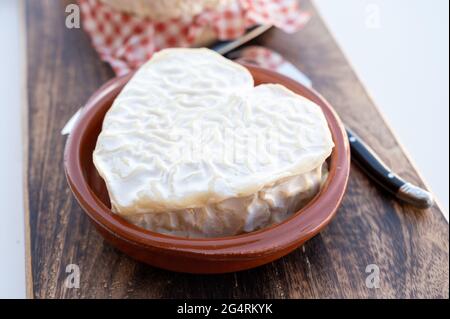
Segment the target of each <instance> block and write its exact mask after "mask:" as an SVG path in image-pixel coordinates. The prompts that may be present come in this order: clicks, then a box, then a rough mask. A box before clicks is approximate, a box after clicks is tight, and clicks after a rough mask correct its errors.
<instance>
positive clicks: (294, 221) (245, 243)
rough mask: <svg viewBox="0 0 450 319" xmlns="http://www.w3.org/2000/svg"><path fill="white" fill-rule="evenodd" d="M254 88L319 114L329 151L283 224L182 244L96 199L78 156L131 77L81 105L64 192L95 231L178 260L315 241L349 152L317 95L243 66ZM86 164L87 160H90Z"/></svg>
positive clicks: (336, 198) (342, 180) (244, 254)
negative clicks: (266, 87) (316, 187)
mask: <svg viewBox="0 0 450 319" xmlns="http://www.w3.org/2000/svg"><path fill="white" fill-rule="evenodd" d="M245 67H247V68H248V69H249V71H250V72H251V73H252V75H253V78H254V79H255V82H256V83H279V84H282V85H284V86H286V87H287V88H289V89H290V90H292V91H294V92H296V93H298V94H300V95H303V96H304V97H306V98H308V99H310V100H312V101H313V102H315V103H316V104H318V105H319V106H320V107H321V108H322V111H323V112H324V114H325V117H326V119H327V121H328V125H329V128H330V131H331V133H332V136H333V141H334V144H335V147H334V149H333V152H332V154H331V156H330V158H329V163H330V165H329V176H328V179H327V181H326V182H325V185H324V186H323V188H322V190H321V191H320V192H319V194H317V195H316V196H315V197H314V198H313V199H312V200H311V201H310V202H309V203H308V204H307V205H306V206H305V207H303V208H302V209H301V210H300V211H298V212H297V213H295V214H293V215H292V216H290V217H289V218H287V219H286V220H284V221H283V222H281V223H279V224H275V225H272V226H269V227H266V228H263V229H260V230H257V231H254V232H250V233H245V234H241V235H236V236H229V237H218V238H195V239H194V238H183V237H175V236H170V235H164V234H159V233H156V232H152V231H149V230H145V229H143V228H140V227H138V226H135V225H133V224H131V223H128V222H127V221H125V220H124V219H122V218H121V217H119V216H118V215H115V214H114V213H112V211H111V210H110V209H109V208H108V207H107V206H106V205H105V204H104V203H103V202H102V201H101V200H100V199H99V198H98V197H97V195H96V194H95V193H94V191H93V190H92V189H91V187H90V186H89V184H88V182H87V178H86V176H85V175H84V173H83V167H84V165H85V163H84V162H83V161H82V156H81V152H82V149H83V147H85V145H86V143H85V141H87V140H88V139H92V138H95V140H96V139H97V136H91V135H92V131H93V128H92V126H93V124H92V121H93V120H94V119H95V118H97V119H98V117H99V116H100V117H101V121H103V117H104V115H105V113H106V111H107V110H108V109H109V108H110V106H111V104H112V102H113V101H114V99H115V97H116V96H117V95H118V94H119V93H120V91H121V90H122V88H123V87H124V86H125V84H126V83H127V82H128V81H129V80H130V78H131V77H132V75H133V74H128V75H126V76H122V77H118V78H114V79H112V80H110V81H109V82H107V83H106V84H105V85H103V86H102V87H100V88H99V89H98V90H97V91H96V92H95V93H94V94H93V95H92V97H91V98H90V99H89V101H88V102H87V103H86V105H85V107H84V108H83V111H82V113H81V115H80V117H79V120H78V121H77V123H76V124H75V126H74V128H73V130H72V132H71V134H70V136H69V137H68V140H67V143H66V148H65V154H64V165H65V171H66V177H67V179H68V182H69V186H70V188H71V190H72V192H73V194H74V195H75V197H76V199H77V200H78V202H79V203H80V205H81V206H82V208H83V209H84V211H85V212H86V213H87V214H88V215H89V217H90V218H91V219H92V220H93V221H94V222H95V223H96V224H97V225H98V226H100V227H102V228H104V229H105V230H107V231H108V232H110V233H111V234H113V235H114V236H115V237H116V238H118V239H121V240H124V241H127V242H130V243H133V244H134V245H138V246H140V247H144V248H148V249H153V250H154V249H159V250H168V251H172V252H177V253H180V254H188V255H198V256H199V257H200V256H204V257H205V256H207V257H208V258H211V259H221V258H225V257H231V256H234V257H239V258H244V259H246V258H252V257H255V256H264V255H266V254H270V253H273V252H274V251H278V250H281V249H283V248H287V247H292V246H295V245H299V244H301V243H303V242H305V241H306V240H308V239H310V238H311V237H313V236H314V235H316V234H317V233H318V232H319V231H320V230H321V229H322V228H324V227H325V226H326V225H327V224H328V223H329V221H330V220H331V219H332V218H333V216H334V215H335V214H336V211H337V208H338V206H339V205H340V203H341V201H342V197H343V195H344V193H345V190H346V187H347V182H348V176H349V170H350V151H349V144H348V140H347V135H346V133H345V130H344V127H343V125H342V123H341V121H340V119H339V117H338V116H337V114H336V113H335V112H334V110H333V109H332V107H331V106H330V105H329V103H328V102H327V101H326V100H325V99H324V98H322V97H321V96H320V95H319V94H318V93H317V92H315V91H314V90H311V89H309V88H306V87H305V86H303V85H301V84H300V83H298V82H296V81H294V80H292V79H290V78H287V77H285V76H283V75H281V74H278V73H276V72H272V71H269V70H265V69H262V68H259V67H255V66H250V65H245ZM90 158H91V159H92V157H90Z"/></svg>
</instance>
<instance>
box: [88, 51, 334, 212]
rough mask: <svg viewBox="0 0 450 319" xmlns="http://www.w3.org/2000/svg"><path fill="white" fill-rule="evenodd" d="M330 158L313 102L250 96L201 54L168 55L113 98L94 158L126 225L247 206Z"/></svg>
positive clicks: (235, 68) (239, 71)
mask: <svg viewBox="0 0 450 319" xmlns="http://www.w3.org/2000/svg"><path fill="white" fill-rule="evenodd" d="M332 148H333V142H332V138H331V133H330V131H329V128H328V125H327V122H326V119H325V117H324V115H323V113H322V111H321V109H320V108H319V107H318V106H317V105H315V104H314V103H313V102H311V101H309V100H307V99H306V98H304V97H302V96H299V95H297V94H295V93H293V92H291V91H289V90H288V89H286V88H285V87H283V86H280V85H277V84H264V85H259V86H256V87H254V83H253V78H252V76H251V74H250V73H249V72H248V70H247V69H246V68H244V67H243V66H241V65H239V64H236V63H234V62H231V61H230V60H228V59H225V58H224V57H222V56H220V55H219V54H217V53H215V52H213V51H210V50H208V49H166V50H163V51H161V52H159V53H157V54H155V55H154V56H153V58H152V59H151V60H150V61H149V62H147V63H146V64H145V65H144V66H142V67H141V68H140V69H139V70H138V71H137V73H136V74H135V75H134V77H133V78H132V79H131V80H130V81H129V83H128V84H127V85H126V86H125V87H124V89H123V90H122V92H121V93H120V94H119V96H118V97H117V98H116V100H115V101H114V103H113V105H112V107H111V109H110V110H109V111H108V112H107V114H106V116H105V119H104V121H103V128H102V132H101V133H100V135H99V137H98V140H97V145H96V148H95V151H94V154H93V158H94V163H95V166H96V168H97V170H98V172H99V173H100V175H101V176H102V177H103V179H104V180H105V182H106V185H107V188H108V192H109V195H110V199H111V204H112V207H113V210H114V211H115V212H116V213H118V214H121V215H125V216H131V215H136V214H149V213H161V212H174V211H180V210H185V209H188V208H199V207H204V206H205V205H215V204H219V203H221V202H223V201H224V200H226V199H230V198H244V197H248V196H251V195H253V194H255V193H258V192H259V191H261V190H263V189H264V188H266V189H267V187H269V186H270V185H276V184H278V183H279V181H282V180H286V179H287V178H290V177H294V176H299V175H302V174H307V173H310V172H312V171H315V170H317V169H318V168H321V167H322V164H323V163H324V162H325V160H326V158H327V157H328V156H329V155H330V154H331V151H332ZM319 175H320V172H319ZM319 179H320V178H319ZM306 184H308V183H306ZM316 184H317V183H316ZM311 185H312V184H311ZM313 186H314V185H313ZM316 186H317V185H316Z"/></svg>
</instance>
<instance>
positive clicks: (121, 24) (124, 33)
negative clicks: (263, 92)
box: [78, 0, 309, 75]
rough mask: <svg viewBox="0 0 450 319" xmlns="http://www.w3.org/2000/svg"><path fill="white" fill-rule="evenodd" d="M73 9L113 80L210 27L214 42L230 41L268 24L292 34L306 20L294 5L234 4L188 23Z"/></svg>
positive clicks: (290, 0)
mask: <svg viewBox="0 0 450 319" xmlns="http://www.w3.org/2000/svg"><path fill="white" fill-rule="evenodd" d="M78 3H79V5H80V8H81V13H82V26H83V28H84V30H86V32H87V33H88V34H89V35H90V37H91V39H92V43H93V45H94V47H95V49H96V50H97V52H98V53H99V55H100V57H101V59H102V60H104V61H106V62H108V63H109V64H110V65H111V67H112V68H113V69H114V71H115V73H116V74H117V75H122V74H125V73H127V72H129V71H130V70H133V69H136V68H138V67H139V66H140V65H142V64H143V63H144V62H146V61H147V60H148V59H149V58H150V57H151V56H152V55H153V53H154V52H157V51H159V50H161V49H164V48H167V47H189V46H191V45H192V44H193V43H194V42H195V40H196V38H197V36H199V35H200V33H201V31H202V30H203V28H204V27H205V26H210V27H211V28H212V30H213V31H214V33H215V34H216V36H217V38H218V39H219V40H231V39H234V38H237V37H239V36H240V35H242V34H243V33H244V32H245V29H246V28H248V27H250V26H253V25H255V24H271V25H274V26H276V27H278V28H280V29H282V30H284V31H286V32H295V31H297V30H299V29H300V28H301V27H302V26H303V25H304V24H305V23H306V22H307V21H308V19H309V14H308V13H307V12H302V11H300V9H299V7H298V1H297V0H239V1H237V2H236V3H235V4H234V5H233V6H229V7H227V8H226V9H225V10H223V11H220V12H219V11H213V10H205V11H204V12H202V13H200V14H198V15H196V16H194V17H192V18H189V19H188V18H175V19H170V20H169V21H165V22H154V21H151V20H150V19H149V18H140V17H137V16H134V15H131V14H127V13H124V12H121V11H117V10H115V9H114V8H112V7H111V6H109V5H107V4H104V3H102V2H101V1H100V0H78ZM244 52H245V51H243V53H244ZM251 52H253V53H251ZM255 52H257V53H258V52H259V53H261V50H259V51H258V50H256V49H253V51H250V53H247V54H256V53H255ZM265 54H266V55H267V53H265ZM268 58H269V60H270V59H271V58H273V57H268ZM275 59H276V57H275Z"/></svg>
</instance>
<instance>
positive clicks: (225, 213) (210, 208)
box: [124, 164, 328, 238]
mask: <svg viewBox="0 0 450 319" xmlns="http://www.w3.org/2000/svg"><path fill="white" fill-rule="evenodd" d="M327 174H328V170H327V165H326V164H324V165H321V166H319V167H317V168H315V169H313V170H312V171H310V172H307V173H304V174H301V175H297V176H292V177H288V178H285V179H282V180H280V181H278V182H277V183H275V184H274V185H268V186H265V187H264V188H263V189H262V190H260V191H259V192H257V193H255V194H252V195H248V196H244V197H232V198H229V199H226V200H224V201H222V202H220V203H216V204H207V205H206V206H202V207H197V208H192V209H183V210H179V211H174V212H164V213H149V214H138V215H129V216H124V218H125V219H126V220H127V221H129V222H130V223H132V224H135V225H137V226H140V227H142V228H145V229H147V230H151V231H154V232H157V233H162V234H167V235H172V236H179V237H188V238H205V237H211V238H214V237H225V236H232V235H236V234H241V233H247V232H252V231H255V230H258V229H261V228H264V227H267V226H270V225H272V224H277V223H280V222H282V221H283V220H285V219H286V218H288V217H289V216H291V215H292V214H293V213H295V212H297V211H298V210H300V209H301V208H302V207H304V206H305V205H306V204H307V203H308V202H309V201H310V200H311V199H312V198H313V197H314V196H315V195H316V194H317V193H318V192H319V190H320V187H321V185H323V183H324V182H325V180H326V177H327Z"/></svg>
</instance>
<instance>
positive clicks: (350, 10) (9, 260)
mask: <svg viewBox="0 0 450 319" xmlns="http://www.w3.org/2000/svg"><path fill="white" fill-rule="evenodd" d="M316 4H317V6H318V8H319V10H320V11H321V13H322V15H323V17H324V19H325V21H326V22H327V23H328V25H329V27H330V29H331V30H332V32H333V33H334V34H335V37H336V39H337V40H338V42H339V44H340V45H341V47H342V49H343V50H344V52H345V53H346V54H347V56H348V58H349V60H350V61H351V62H352V64H353V65H354V68H355V70H356V72H357V73H358V74H359V76H360V77H361V79H362V81H363V83H365V84H366V87H367V88H368V90H369V92H371V94H372V96H373V98H374V100H375V102H376V104H377V105H378V106H379V107H380V108H381V110H382V112H383V113H384V115H385V116H386V118H387V121H388V122H389V123H390V124H391V126H392V127H393V128H394V131H395V133H396V134H397V135H398V137H399V139H400V141H401V142H402V143H403V144H404V145H405V147H406V150H407V151H408V153H409V154H410V156H411V158H412V159H413V161H414V162H415V164H416V166H417V167H418V169H419V171H420V172H421V173H422V174H423V177H424V179H425V180H426V181H427V182H428V184H429V185H430V186H431V188H432V190H433V191H434V193H435V194H436V195H437V197H438V200H439V201H440V203H441V207H442V208H443V209H444V210H445V211H446V212H445V214H446V218H447V220H448V207H449V189H448V187H449V186H448V185H449V170H448V167H449V140H448V139H449V122H448V117H449V90H448V85H449V83H448V82H449V74H448V69H449V47H448V27H449V26H448V25H449V17H448V6H449V4H448V1H447V0H431V1H428V2H427V3H426V4H424V3H423V1H421V0H372V1H368V0H347V1H336V0H316ZM19 8H20V1H18V0H1V1H0V43H1V44H2V50H0V69H1V70H2V72H1V75H0V96H2V103H1V106H0V107H1V114H2V116H0V149H1V150H2V156H0V202H1V203H3V206H2V209H1V211H0V218H1V220H2V222H1V223H0V252H1V254H2V262H1V263H0V298H21V297H25V262H24V260H25V259H24V256H25V249H24V220H23V187H22V185H23V184H22V183H23V172H22V157H23V150H22V148H23V142H22V135H21V134H22V128H21V125H22V123H21V121H22V115H21V111H22V107H23V103H22V102H23V99H24V97H25V96H26V95H25V92H24V90H23V87H24V86H23V83H24V82H23V81H24V79H23V74H24V73H23V67H24V65H23V61H24V52H25V49H24V46H23V44H22V43H21V36H22V33H23V31H24V30H23V28H21V27H20V25H21V20H20V18H19V11H20V10H19ZM61 14H64V12H61ZM4 48H7V49H4ZM31 62H32V61H31Z"/></svg>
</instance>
